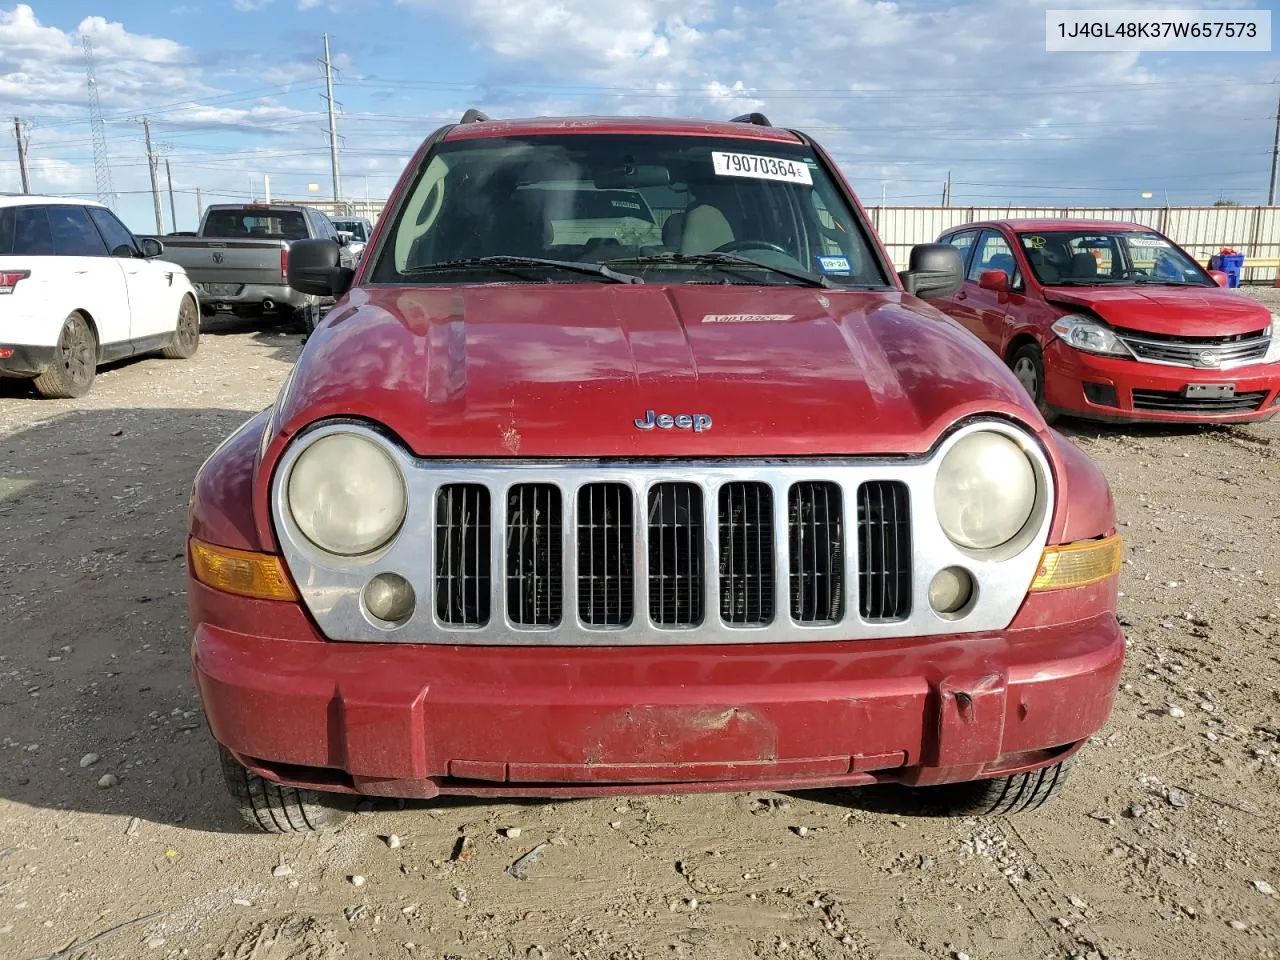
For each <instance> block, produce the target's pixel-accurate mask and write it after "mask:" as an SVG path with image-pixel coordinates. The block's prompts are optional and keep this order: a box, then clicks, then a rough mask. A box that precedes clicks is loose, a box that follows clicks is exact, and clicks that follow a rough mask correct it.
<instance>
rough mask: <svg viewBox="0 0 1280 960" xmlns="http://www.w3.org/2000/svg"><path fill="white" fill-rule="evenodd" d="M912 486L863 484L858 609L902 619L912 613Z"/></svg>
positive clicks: (873, 617)
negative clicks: (909, 491) (909, 488)
mask: <svg viewBox="0 0 1280 960" xmlns="http://www.w3.org/2000/svg"><path fill="white" fill-rule="evenodd" d="M909 497H910V494H909V493H908V491H907V485H906V484H905V483H900V482H898V481H895V480H877V481H874V482H872V483H864V484H862V485H861V486H859V487H858V612H859V613H861V614H862V616H863V617H864V618H865V619H867V620H901V619H902V618H903V617H905V616H906V615H907V614H908V613H910V612H911V506H910V499H909Z"/></svg>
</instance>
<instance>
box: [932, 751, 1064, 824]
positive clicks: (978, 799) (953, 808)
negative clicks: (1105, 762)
mask: <svg viewBox="0 0 1280 960" xmlns="http://www.w3.org/2000/svg"><path fill="white" fill-rule="evenodd" d="M1074 760H1075V758H1074V756H1072V757H1068V758H1067V759H1065V760H1060V761H1059V762H1057V763H1053V764H1050V765H1049V766H1047V767H1041V768H1040V769H1038V770H1029V771H1027V772H1026V773H1015V774H1014V775H1013V776H1010V777H994V778H992V779H990V780H972V781H970V782H968V783H949V784H946V785H944V786H939V787H931V788H929V790H928V793H929V798H930V800H931V801H934V802H939V803H940V805H941V806H942V807H943V808H944V809H945V812H946V813H948V814H949V815H951V816H954V817H1007V816H1010V815H1012V814H1015V813H1026V812H1027V811H1030V810H1037V809H1039V808H1040V807H1042V806H1044V805H1045V804H1046V803H1048V802H1049V801H1050V800H1052V799H1053V798H1054V797H1056V796H1057V795H1058V794H1059V793H1061V792H1062V786H1063V784H1064V783H1066V781H1067V776H1068V774H1069V773H1070V772H1071V765H1072V763H1073V762H1074Z"/></svg>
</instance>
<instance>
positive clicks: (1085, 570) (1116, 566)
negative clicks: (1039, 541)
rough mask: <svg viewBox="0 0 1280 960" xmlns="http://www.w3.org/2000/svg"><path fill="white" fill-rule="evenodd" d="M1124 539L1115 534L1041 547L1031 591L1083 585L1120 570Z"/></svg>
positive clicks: (1104, 578)
mask: <svg viewBox="0 0 1280 960" xmlns="http://www.w3.org/2000/svg"><path fill="white" fill-rule="evenodd" d="M1123 559H1124V540H1123V539H1122V538H1121V537H1119V536H1112V537H1105V538H1104V539H1102V540H1084V541H1081V542H1080V543H1068V544H1066V545H1064V546H1061V547H1045V548H1044V553H1043V554H1041V556H1040V569H1039V570H1037V571H1036V578H1035V579H1034V580H1033V581H1031V589H1032V590H1033V591H1042V590H1062V589H1065V588H1066V587H1087V586H1088V585H1089V584H1091V583H1098V582H1099V581H1100V580H1106V579H1107V578H1108V577H1114V576H1115V575H1116V574H1118V573H1119V572H1120V561H1121V560H1123Z"/></svg>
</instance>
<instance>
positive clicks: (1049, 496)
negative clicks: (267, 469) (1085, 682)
mask: <svg viewBox="0 0 1280 960" xmlns="http://www.w3.org/2000/svg"><path fill="white" fill-rule="evenodd" d="M976 430H991V431H995V432H998V433H1003V434H1005V435H1007V436H1010V437H1012V438H1014V439H1016V440H1018V441H1019V443H1020V444H1021V445H1022V446H1023V447H1024V449H1026V450H1027V454H1028V456H1029V457H1030V458H1031V460H1032V462H1033V463H1034V465H1035V469H1036V475H1037V478H1038V481H1039V483H1038V490H1039V493H1038V497H1037V504H1038V506H1037V508H1036V510H1037V512H1036V514H1035V516H1036V520H1035V521H1034V522H1033V523H1032V524H1031V526H1030V528H1029V530H1028V531H1027V534H1026V535H1025V537H1024V538H1023V539H1020V540H1019V541H1018V542H1017V544H1016V547H1015V548H1013V549H1012V552H1009V551H1006V552H1003V553H1001V554H1000V556H998V557H978V556H974V555H972V554H971V553H966V552H965V551H963V550H961V549H959V548H958V547H956V546H955V544H953V543H952V542H951V541H950V540H949V539H948V538H947V536H946V535H945V533H943V531H942V529H941V527H940V526H939V524H938V521H937V517H936V515H935V513H934V511H933V510H932V509H930V507H931V506H932V499H933V489H934V483H935V476H936V473H937V469H938V464H939V463H940V462H941V459H942V458H943V457H944V456H945V455H946V453H947V452H948V451H949V450H950V449H951V448H952V446H953V445H954V444H955V443H956V442H958V440H959V439H961V438H963V437H964V436H967V435H968V434H970V433H972V432H973V431H976ZM334 433H355V434H358V435H359V436H361V437H363V438H365V439H368V440H369V441H370V442H373V443H376V444H378V445H379V446H380V447H381V448H382V449H383V450H384V451H385V452H386V454H387V456H388V457H389V458H391V459H392V460H393V462H395V463H396V464H397V466H398V467H399V469H400V472H401V475H402V477H403V478H404V484H405V489H406V493H407V510H406V514H405V517H404V521H403V523H402V525H401V528H400V531H399V533H398V534H397V535H396V537H394V538H393V539H392V541H391V542H390V543H388V544H387V545H386V546H385V547H383V548H380V549H379V550H378V551H377V552H376V553H375V554H372V555H370V556H368V557H356V558H351V557H335V556H333V555H331V554H327V553H325V552H324V551H322V550H320V549H318V548H317V547H316V546H315V545H314V544H312V543H311V542H310V541H309V540H307V538H306V537H305V536H304V535H303V534H302V532H301V530H299V529H298V527H297V524H296V522H295V521H294V519H293V517H292V514H291V511H290V508H289V505H288V489H287V487H288V483H287V480H288V477H289V473H290V470H291V469H292V467H293V465H294V464H295V463H296V462H297V458H298V457H299V456H301V455H302V453H303V452H304V451H305V450H306V449H307V448H308V446H309V444H310V443H312V442H314V441H315V440H317V439H319V438H322V437H325V436H328V435H331V434H334ZM274 474H275V479H274V480H273V481H272V493H271V497H272V518H273V521H274V525H275V531H276V533H277V536H278V538H279V543H280V548H281V553H282V554H283V556H284V557H285V561H286V563H287V564H288V566H289V570H290V573H291V574H292V577H293V580H294V582H295V583H296V584H297V585H298V590H299V593H300V595H301V598H302V602H303V603H304V604H305V606H306V607H307V609H308V612H309V613H310V615H311V616H312V617H313V619H314V620H315V622H316V624H317V626H318V627H319V629H320V630H321V631H322V632H323V633H324V635H325V636H326V637H328V638H330V639H332V640H335V641H367V642H375V643H387V642H403V643H418V644H459V645H465V644H473V645H482V646H489V645H498V646H501V645H547V646H577V645H582V646H591V645H596V646H644V645H656V646H662V645H667V646H694V645H700V644H739V643H800V642H812V641H833V642H843V641H849V640H859V639H864V638H879V639H884V638H891V637H924V636H933V635H939V634H966V633H977V632H980V631H990V630H1001V629H1004V628H1006V627H1007V626H1008V625H1009V623H1010V622H1012V620H1013V617H1014V615H1015V614H1016V613H1017V611H1018V609H1019V607H1020V606H1021V604H1022V602H1023V600H1024V599H1025V597H1026V593H1027V587H1028V585H1029V584H1030V583H1031V581H1032V578H1033V577H1034V576H1035V572H1036V570H1037V569H1038V567H1039V563H1040V553H1041V550H1042V548H1043V547H1044V544H1045V542H1046V540H1047V538H1048V531H1049V525H1050V518H1051V516H1052V509H1053V504H1054V502H1055V499H1054V498H1055V486H1054V483H1053V474H1052V470H1051V469H1050V468H1049V465H1048V462H1047V460H1046V459H1045V456H1044V453H1043V451H1042V450H1041V448H1040V446H1039V444H1038V443H1037V442H1036V441H1035V439H1034V437H1033V436H1032V435H1031V434H1029V433H1026V432H1025V431H1022V430H1020V429H1018V428H1017V427H1015V426H1012V425H1009V424H1007V423H1005V422H1003V421H992V420H982V421H974V422H971V423H966V424H963V425H961V426H960V427H958V428H957V429H956V430H955V431H953V432H951V433H949V434H948V435H947V436H946V437H945V438H944V439H943V440H942V441H940V442H939V445H938V446H937V447H936V448H935V449H934V450H933V451H931V452H929V453H926V454H920V455H918V456H910V457H895V458H891V459H890V458H873V457H828V458H821V459H819V458H804V459H799V460H787V459H781V458H775V459H755V460H749V461H748V460H743V459H734V458H711V457H708V458H701V459H688V458H685V459H669V460H644V461H639V460H586V459H581V460H571V459H562V460H550V459H548V460H520V459H514V458H513V459H510V460H503V461H483V460H451V459H450V460H445V459H429V458H419V457H414V456H412V455H411V454H409V453H408V452H406V451H405V450H404V449H403V447H401V446H400V445H398V444H397V443H395V442H394V441H393V440H391V439H389V438H387V437H386V436H385V435H383V434H380V433H378V432H376V431H374V430H370V429H368V428H367V427H363V426H361V425H357V424H351V423H346V422H342V423H333V424H323V425H320V426H318V427H315V428H312V429H310V430H308V431H306V432H305V433H303V434H302V435H301V436H300V438H299V439H298V440H296V441H295V442H294V443H293V444H291V446H290V447H289V448H288V449H287V450H286V452H285V455H284V456H283V457H282V458H281V460H280V461H279V463H278V464H277V465H276V467H275V470H274ZM913 507H914V509H912V508H913ZM950 566H962V567H964V568H966V569H968V570H970V571H971V572H972V573H973V575H974V577H975V579H976V580H977V581H978V584H979V587H980V589H979V591H978V596H977V599H976V601H975V602H974V604H973V606H972V607H971V608H969V609H968V610H967V611H966V612H965V614H964V616H963V617H961V618H960V619H958V620H952V619H942V618H939V617H938V616H936V615H935V614H934V613H933V612H932V610H931V609H930V607H929V604H928V598H927V593H926V591H925V590H924V589H923V585H925V584H928V583H930V582H931V581H932V579H933V577H934V576H935V575H936V574H937V573H938V572H939V571H940V570H942V569H945V568H947V567H950ZM381 572H394V573H396V574H399V575H400V576H403V577H405V578H406V579H408V580H409V582H410V584H411V585H412V586H413V589H414V592H415V594H416V595H417V596H418V597H419V598H420V603H419V605H418V607H417V609H416V610H415V611H414V613H413V614H412V615H411V616H410V617H408V618H407V619H406V620H405V621H403V622H401V623H398V624H395V625H388V624H386V623H383V622H380V621H375V620H374V619H373V618H371V617H370V616H369V615H368V613H367V612H366V611H365V609H364V607H363V604H362V601H361V595H362V592H363V589H364V587H365V585H366V584H367V583H368V582H369V580H370V579H371V578H372V577H373V576H375V575H377V574H378V573H381ZM601 663H602V664H603V663H604V661H601Z"/></svg>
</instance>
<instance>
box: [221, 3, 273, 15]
mask: <svg viewBox="0 0 1280 960" xmlns="http://www.w3.org/2000/svg"><path fill="white" fill-rule="evenodd" d="M274 2H275V0H231V5H232V6H233V7H235V8H236V9H237V10H239V11H240V12H241V13H253V12H254V11H256V10H261V9H262V8H263V7H266V6H269V5H270V4H272V3H274Z"/></svg>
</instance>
